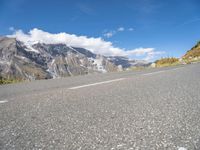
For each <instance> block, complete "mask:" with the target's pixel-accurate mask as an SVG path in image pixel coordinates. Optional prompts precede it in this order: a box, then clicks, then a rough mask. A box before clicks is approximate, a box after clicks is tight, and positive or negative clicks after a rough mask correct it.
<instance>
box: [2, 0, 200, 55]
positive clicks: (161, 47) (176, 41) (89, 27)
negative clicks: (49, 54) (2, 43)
mask: <svg viewBox="0 0 200 150" xmlns="http://www.w3.org/2000/svg"><path fill="white" fill-rule="evenodd" d="M33 28H37V29H40V30H43V31H46V32H50V33H60V32H66V33H69V34H75V35H77V36H80V35H85V36H87V37H95V38H97V37H101V38H102V39H104V40H105V41H110V42H112V44H113V46H115V47H119V48H122V49H125V50H129V49H136V48H140V47H142V48H154V49H155V50H157V51H164V52H165V54H162V56H175V57H180V56H181V55H183V54H184V53H185V51H187V50H189V49H190V48H191V47H192V46H194V44H195V43H196V42H197V41H199V40H200V0H0V35H8V34H12V32H13V30H18V29H21V30H23V32H25V33H27V32H29V31H30V30H31V29H33Z"/></svg>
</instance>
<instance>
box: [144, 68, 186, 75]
mask: <svg viewBox="0 0 200 150" xmlns="http://www.w3.org/2000/svg"><path fill="white" fill-rule="evenodd" d="M181 68H183V67H179V68H174V69H169V70H161V71H156V72H150V73H145V74H143V75H144V76H148V75H153V74H158V73H163V72H167V71H172V70H178V69H181Z"/></svg>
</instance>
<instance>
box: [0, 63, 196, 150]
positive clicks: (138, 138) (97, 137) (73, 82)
mask: <svg viewBox="0 0 200 150" xmlns="http://www.w3.org/2000/svg"><path fill="white" fill-rule="evenodd" d="M0 149H12V150H13V149H20V150H22V149H24V150H27V149H52V150H55V149H65V150H90V149H98V150H140V149H141V150H154V149H155V150H157V149H158V150H160V149H161V150H163V149H164V150H165V149H166V150H185V149H187V150H199V149H200V64H192V65H185V66H178V67H169V68H161V69H149V70H143V71H136V72H131V71H129V72H120V73H108V74H95V75H86V76H79V77H70V78H62V79H55V80H46V81H34V82H30V83H28V82H27V83H19V84H13V85H3V86H0Z"/></svg>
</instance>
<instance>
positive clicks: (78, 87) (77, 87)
mask: <svg viewBox="0 0 200 150" xmlns="http://www.w3.org/2000/svg"><path fill="white" fill-rule="evenodd" d="M125 79H126V78H119V79H115V80H108V81H103V82H96V83H92V84H85V85H81V86H75V87H71V88H69V89H70V90H76V89H80V88H84V87H89V86H95V85H100V84H106V83H111V82H116V81H122V80H125Z"/></svg>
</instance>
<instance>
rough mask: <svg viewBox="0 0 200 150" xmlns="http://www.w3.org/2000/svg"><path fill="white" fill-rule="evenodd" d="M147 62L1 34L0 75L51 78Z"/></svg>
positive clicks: (4, 76)
mask: <svg viewBox="0 0 200 150" xmlns="http://www.w3.org/2000/svg"><path fill="white" fill-rule="evenodd" d="M140 63H141V65H144V64H145V63H144V62H139V61H135V60H129V59H128V58H126V57H119V56H116V57H114V56H112V57H105V56H102V55H98V54H94V53H92V52H91V51H89V50H86V49H84V48H78V47H71V46H67V45H66V44H45V43H39V42H35V43H23V42H21V41H19V40H17V39H15V38H8V37H0V76H1V77H3V78H17V79H29V80H35V79H50V78H58V77H66V76H76V75H84V74H89V73H105V72H113V71H119V70H122V69H124V68H128V67H131V66H133V65H139V64H140Z"/></svg>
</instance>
